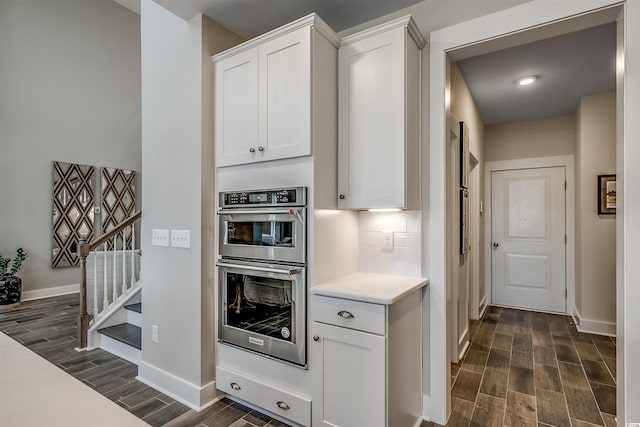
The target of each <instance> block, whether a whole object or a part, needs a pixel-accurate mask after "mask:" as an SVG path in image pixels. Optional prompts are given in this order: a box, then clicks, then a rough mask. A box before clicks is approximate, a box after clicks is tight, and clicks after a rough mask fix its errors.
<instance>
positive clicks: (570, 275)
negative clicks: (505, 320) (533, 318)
mask: <svg viewBox="0 0 640 427" xmlns="http://www.w3.org/2000/svg"><path fill="white" fill-rule="evenodd" d="M550 167H564V168H565V180H566V181H567V190H566V191H565V199H564V200H565V233H566V235H567V244H566V246H565V283H566V287H567V302H566V305H565V313H566V314H569V315H573V313H574V312H575V310H576V308H575V295H576V294H575V292H576V245H575V218H576V217H575V175H574V157H573V156H552V157H535V158H529V159H515V160H500V161H493V162H486V163H485V164H484V198H485V200H484V206H485V208H484V212H485V214H484V215H485V216H484V235H485V236H486V237H485V239H484V240H485V242H484V247H483V248H481V250H482V251H484V254H485V256H484V283H485V286H486V287H485V289H486V295H485V299H486V304H487V305H489V304H491V302H492V301H491V296H492V294H493V292H492V291H493V283H492V281H491V256H490V254H491V235H492V234H491V218H492V217H491V202H492V198H491V173H492V172H498V171H509V170H516V169H540V168H550Z"/></svg>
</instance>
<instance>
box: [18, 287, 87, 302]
mask: <svg viewBox="0 0 640 427" xmlns="http://www.w3.org/2000/svg"><path fill="white" fill-rule="evenodd" d="M78 292H80V284H79V283H78V284H75V285H65V286H55V287H53V288H46V289H34V290H33V291H24V292H22V299H21V301H31V300H34V299H41V298H50V297H57V296H60V295H68V294H75V293H78Z"/></svg>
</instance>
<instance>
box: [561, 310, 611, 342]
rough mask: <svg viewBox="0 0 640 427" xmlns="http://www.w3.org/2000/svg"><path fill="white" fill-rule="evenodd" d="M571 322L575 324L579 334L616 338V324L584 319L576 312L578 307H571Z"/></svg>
mask: <svg viewBox="0 0 640 427" xmlns="http://www.w3.org/2000/svg"><path fill="white" fill-rule="evenodd" d="M571 317H573V321H574V323H575V324H576V328H577V329H578V331H579V332H584V333H587V334H595V335H606V336H608V337H615V336H616V324H615V323H612V322H603V321H601V320H592V319H584V318H583V317H582V315H581V314H580V311H579V310H578V307H576V306H575V305H574V306H573V313H572V315H571Z"/></svg>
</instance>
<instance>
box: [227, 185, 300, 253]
mask: <svg viewBox="0 0 640 427" xmlns="http://www.w3.org/2000/svg"><path fill="white" fill-rule="evenodd" d="M305 206H306V193H305V189H304V187H296V188H286V189H275V190H257V191H244V192H227V193H221V194H220V209H219V210H218V217H219V222H220V256H222V257H225V258H227V257H231V258H242V259H254V260H263V261H275V262H286V263H300V264H304V263H306V258H307V253H306V241H305V239H306V237H305V236H306V233H305V227H306V225H305V224H306V215H307V213H306V207H305Z"/></svg>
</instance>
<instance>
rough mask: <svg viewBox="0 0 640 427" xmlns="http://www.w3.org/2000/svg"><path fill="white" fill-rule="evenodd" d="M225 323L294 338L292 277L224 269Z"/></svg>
mask: <svg viewBox="0 0 640 427" xmlns="http://www.w3.org/2000/svg"><path fill="white" fill-rule="evenodd" d="M226 277H227V280H226V283H225V286H226V287H227V289H226V290H227V292H226V294H227V298H226V301H225V303H226V304H225V310H226V315H227V316H226V317H227V322H226V323H227V325H229V326H233V327H235V328H239V329H243V330H246V331H249V332H253V333H256V334H260V335H266V336H269V337H272V338H278V339H281V340H284V341H289V342H293V337H294V335H295V331H294V328H295V324H294V323H293V320H292V319H293V314H294V313H293V304H292V298H293V281H291V280H281V279H272V278H266V277H259V276H252V275H250V274H240V273H227V274H226Z"/></svg>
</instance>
